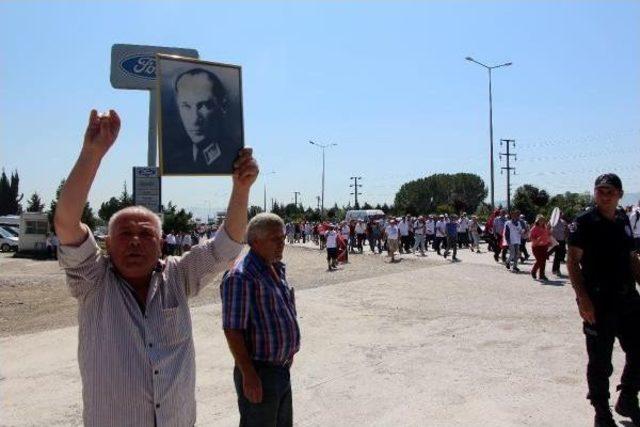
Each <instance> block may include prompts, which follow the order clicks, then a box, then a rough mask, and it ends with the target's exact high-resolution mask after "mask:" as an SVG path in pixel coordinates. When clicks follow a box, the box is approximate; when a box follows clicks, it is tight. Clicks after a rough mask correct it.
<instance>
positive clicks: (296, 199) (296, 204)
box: [293, 191, 300, 208]
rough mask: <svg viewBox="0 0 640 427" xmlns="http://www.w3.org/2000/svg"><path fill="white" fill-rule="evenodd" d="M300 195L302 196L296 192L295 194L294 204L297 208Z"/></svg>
mask: <svg viewBox="0 0 640 427" xmlns="http://www.w3.org/2000/svg"><path fill="white" fill-rule="evenodd" d="M298 194H300V192H299V191H294V192H293V197H294V200H295V201H294V202H293V203H294V205H295V206H296V208H297V207H298Z"/></svg>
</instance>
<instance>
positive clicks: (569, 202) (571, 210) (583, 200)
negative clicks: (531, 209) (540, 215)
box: [543, 191, 593, 220]
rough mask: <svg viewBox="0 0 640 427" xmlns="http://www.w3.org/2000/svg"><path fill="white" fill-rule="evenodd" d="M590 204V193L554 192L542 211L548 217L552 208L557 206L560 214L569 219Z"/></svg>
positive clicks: (591, 201)
mask: <svg viewBox="0 0 640 427" xmlns="http://www.w3.org/2000/svg"><path fill="white" fill-rule="evenodd" d="M591 205H593V197H592V196H591V194H589V193H571V192H569V191H567V192H566V193H564V194H556V195H555V196H553V197H552V198H551V200H549V204H548V205H547V207H546V209H545V210H544V211H543V212H544V213H545V214H546V216H547V218H549V215H550V214H551V211H552V210H553V208H554V207H558V208H560V212H561V213H562V215H563V216H565V217H566V218H568V219H569V220H571V219H572V218H574V217H575V216H576V215H578V214H579V213H580V212H582V211H584V210H585V209H586V208H588V207H589V206H591Z"/></svg>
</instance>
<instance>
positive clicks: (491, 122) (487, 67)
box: [465, 56, 513, 209]
mask: <svg viewBox="0 0 640 427" xmlns="http://www.w3.org/2000/svg"><path fill="white" fill-rule="evenodd" d="M465 59H466V60H467V61H470V62H475V63H476V64H478V65H481V66H483V67H484V68H486V69H487V71H489V144H490V147H489V157H490V167H491V208H492V209H493V208H494V207H495V195H494V184H493V175H494V174H493V105H492V97H491V70H493V69H494V68H500V67H508V66H510V65H511V64H513V63H512V62H505V63H504V64H500V65H491V66H489V65H485V64H483V63H482V62H479V61H476V60H475V59H473V58H472V57H470V56H467V57H466V58H465Z"/></svg>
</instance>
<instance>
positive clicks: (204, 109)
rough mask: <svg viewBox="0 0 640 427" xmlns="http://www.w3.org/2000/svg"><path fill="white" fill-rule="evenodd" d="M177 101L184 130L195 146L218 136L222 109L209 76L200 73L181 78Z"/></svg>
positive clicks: (178, 85)
mask: <svg viewBox="0 0 640 427" xmlns="http://www.w3.org/2000/svg"><path fill="white" fill-rule="evenodd" d="M176 100H177V102H178V109H179V111H180V118H181V119H182V124H183V125H184V130H185V131H186V132H187V134H188V135H189V137H190V138H191V141H193V143H194V144H199V143H200V142H202V141H204V140H206V139H211V138H213V137H214V136H216V125H217V124H218V119H219V113H220V107H219V105H218V103H217V102H216V99H215V97H214V95H213V82H212V81H211V80H210V78H209V76H207V75H206V74H203V73H200V74H195V75H188V74H187V75H185V76H183V77H182V78H180V80H179V81H178V84H177V93H176Z"/></svg>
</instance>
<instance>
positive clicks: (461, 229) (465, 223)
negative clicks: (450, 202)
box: [458, 217, 469, 233]
mask: <svg viewBox="0 0 640 427" xmlns="http://www.w3.org/2000/svg"><path fill="white" fill-rule="evenodd" d="M468 229H469V220H468V219H467V218H465V217H462V218H460V221H458V233H466V232H467V230H468Z"/></svg>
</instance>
